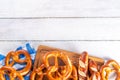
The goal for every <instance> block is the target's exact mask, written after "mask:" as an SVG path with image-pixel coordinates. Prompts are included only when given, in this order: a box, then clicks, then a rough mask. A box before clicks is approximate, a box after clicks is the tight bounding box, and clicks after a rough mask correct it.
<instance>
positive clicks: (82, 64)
mask: <svg viewBox="0 0 120 80" xmlns="http://www.w3.org/2000/svg"><path fill="white" fill-rule="evenodd" d="M87 73H88V53H87V52H83V53H82V54H81V55H80V57H79V65H78V75H79V80H87V78H88V75H87Z"/></svg>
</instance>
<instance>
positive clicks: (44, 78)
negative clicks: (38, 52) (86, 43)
mask: <svg viewBox="0 0 120 80" xmlns="http://www.w3.org/2000/svg"><path fill="white" fill-rule="evenodd" d="M20 55H24V58H20ZM41 58H42V61H43V62H42V64H41V65H40V66H39V67H38V68H36V69H33V70H32V67H33V66H32V60H31V56H30V54H29V53H28V52H27V51H26V50H18V51H11V52H9V53H8V54H7V56H6V58H5V65H4V66H3V67H1V68H0V80H5V75H7V76H9V79H10V80H24V78H23V77H24V76H25V75H27V74H28V73H30V80H36V77H37V80H109V75H110V74H111V73H112V72H115V73H116V79H115V80H120V65H119V64H118V63H117V62H116V61H115V60H108V61H107V62H106V63H104V65H102V66H101V67H99V65H98V64H97V63H96V62H95V61H94V60H89V59H88V53H82V54H81V55H80V56H79V63H78V65H77V66H75V65H74V64H73V63H72V62H71V60H70V58H69V57H68V56H67V55H65V54H64V53H62V52H60V51H50V52H47V53H46V54H44V56H43V57H41ZM50 58H52V60H54V64H50V60H49V59H50ZM58 59H60V60H61V62H62V65H60V64H59V61H58ZM16 63H17V64H26V66H25V67H24V68H22V69H15V68H14V67H13V66H14V64H16Z"/></svg>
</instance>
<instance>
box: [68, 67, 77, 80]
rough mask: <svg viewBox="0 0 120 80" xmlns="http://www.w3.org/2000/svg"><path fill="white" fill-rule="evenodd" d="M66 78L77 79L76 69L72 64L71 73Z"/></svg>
mask: <svg viewBox="0 0 120 80" xmlns="http://www.w3.org/2000/svg"><path fill="white" fill-rule="evenodd" d="M67 80H78V75H77V69H76V67H75V66H74V65H72V73H71V75H70V76H69V78H68V79H67Z"/></svg>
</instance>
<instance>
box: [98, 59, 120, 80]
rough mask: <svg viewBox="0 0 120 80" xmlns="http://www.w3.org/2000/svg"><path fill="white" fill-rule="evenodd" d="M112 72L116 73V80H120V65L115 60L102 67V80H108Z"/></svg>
mask: <svg viewBox="0 0 120 80" xmlns="http://www.w3.org/2000/svg"><path fill="white" fill-rule="evenodd" d="M111 72H116V74H117V77H116V80H120V65H119V64H118V63H117V62H116V61H115V60H109V61H107V62H106V64H105V65H103V66H102V67H101V70H100V73H101V78H102V80H108V79H109V75H110V73H111Z"/></svg>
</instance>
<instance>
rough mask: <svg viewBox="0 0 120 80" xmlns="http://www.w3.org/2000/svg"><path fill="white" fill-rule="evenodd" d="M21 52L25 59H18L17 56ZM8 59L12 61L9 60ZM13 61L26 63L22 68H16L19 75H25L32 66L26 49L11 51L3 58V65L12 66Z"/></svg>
mask: <svg viewBox="0 0 120 80" xmlns="http://www.w3.org/2000/svg"><path fill="white" fill-rule="evenodd" d="M21 54H23V55H24V56H25V59H20V58H19V56H20V55H21ZM10 59H12V61H11V62H10ZM15 63H18V64H22V63H26V66H25V67H24V68H23V69H22V70H18V72H19V73H20V74H21V75H26V74H27V73H28V72H29V71H30V70H31V67H32V60H31V57H30V54H29V53H28V52H27V51H26V50H18V51H15V52H14V51H11V52H9V53H8V54H7V56H6V58H5V65H6V66H10V67H12V66H13V65H14V64H15Z"/></svg>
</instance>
